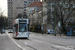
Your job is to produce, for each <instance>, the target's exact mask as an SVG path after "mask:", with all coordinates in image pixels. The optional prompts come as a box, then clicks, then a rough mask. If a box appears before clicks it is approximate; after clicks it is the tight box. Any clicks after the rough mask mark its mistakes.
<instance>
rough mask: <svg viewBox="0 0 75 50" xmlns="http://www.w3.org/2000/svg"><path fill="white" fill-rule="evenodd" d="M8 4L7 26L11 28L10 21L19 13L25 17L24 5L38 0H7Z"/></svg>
mask: <svg viewBox="0 0 75 50" xmlns="http://www.w3.org/2000/svg"><path fill="white" fill-rule="evenodd" d="M7 1H8V2H7V4H8V28H12V22H13V20H14V19H15V18H17V16H18V15H19V14H21V15H23V16H24V17H25V18H27V17H26V7H27V6H28V5H29V4H31V3H33V2H34V1H40V0H7Z"/></svg>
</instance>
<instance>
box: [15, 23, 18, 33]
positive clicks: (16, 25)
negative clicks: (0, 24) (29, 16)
mask: <svg viewBox="0 0 75 50" xmlns="http://www.w3.org/2000/svg"><path fill="white" fill-rule="evenodd" d="M14 27H15V31H16V32H18V24H15V25H14Z"/></svg>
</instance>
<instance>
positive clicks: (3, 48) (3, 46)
mask: <svg viewBox="0 0 75 50" xmlns="http://www.w3.org/2000/svg"><path fill="white" fill-rule="evenodd" d="M0 50H21V49H20V48H18V47H17V46H16V45H15V44H14V43H13V41H12V40H11V39H10V38H9V37H8V35H6V34H0Z"/></svg>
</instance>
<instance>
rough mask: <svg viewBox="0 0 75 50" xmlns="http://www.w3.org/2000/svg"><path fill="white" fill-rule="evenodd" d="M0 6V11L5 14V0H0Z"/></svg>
mask: <svg viewBox="0 0 75 50" xmlns="http://www.w3.org/2000/svg"><path fill="white" fill-rule="evenodd" d="M0 8H1V9H2V10H1V11H0V12H3V14H4V15H5V16H7V0H0Z"/></svg>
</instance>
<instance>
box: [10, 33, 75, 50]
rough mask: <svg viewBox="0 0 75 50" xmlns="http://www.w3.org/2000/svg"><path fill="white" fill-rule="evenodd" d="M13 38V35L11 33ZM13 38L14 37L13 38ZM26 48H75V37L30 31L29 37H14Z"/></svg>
mask: <svg viewBox="0 0 75 50" xmlns="http://www.w3.org/2000/svg"><path fill="white" fill-rule="evenodd" d="M9 36H10V37H11V38H12V35H11V34H10V35H9ZM12 39H13V38H12ZM14 40H15V42H17V43H18V44H19V45H20V46H22V47H23V49H25V50H75V37H71V36H68V37H67V36H61V37H60V36H54V35H50V34H44V35H42V34H37V33H33V32H30V37H29V40H28V39H14Z"/></svg>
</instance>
